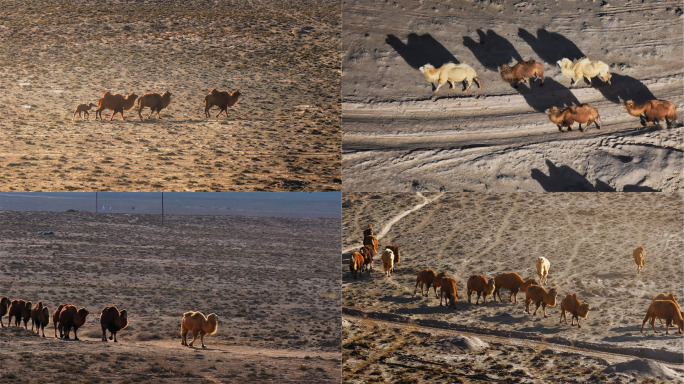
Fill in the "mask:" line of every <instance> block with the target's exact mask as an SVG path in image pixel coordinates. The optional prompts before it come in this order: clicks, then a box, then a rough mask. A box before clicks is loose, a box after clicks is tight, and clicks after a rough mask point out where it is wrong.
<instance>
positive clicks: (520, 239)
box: [341, 192, 684, 383]
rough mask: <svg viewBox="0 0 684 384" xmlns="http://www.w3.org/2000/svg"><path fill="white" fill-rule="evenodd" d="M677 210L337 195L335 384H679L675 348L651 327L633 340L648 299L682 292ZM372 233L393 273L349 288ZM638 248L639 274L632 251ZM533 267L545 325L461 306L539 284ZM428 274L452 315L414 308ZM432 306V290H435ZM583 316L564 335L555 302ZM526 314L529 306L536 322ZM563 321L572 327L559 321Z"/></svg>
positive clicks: (511, 307)
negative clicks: (499, 282)
mask: <svg viewBox="0 0 684 384" xmlns="http://www.w3.org/2000/svg"><path fill="white" fill-rule="evenodd" d="M682 220H684V207H683V206H682V200H681V196H678V195H674V194H659V193H644V194H624V193H621V194H571V193H555V194H547V193H545V194H538V193H510V194H482V193H450V192H447V193H425V194H421V193H395V194H373V193H345V194H344V196H343V226H342V233H343V235H342V236H343V240H342V242H343V253H342V266H341V268H342V273H343V284H342V285H343V288H342V306H343V334H342V340H343V379H344V381H345V382H349V383H362V382H374V381H379V382H382V381H384V382H396V381H398V380H401V381H402V382H407V383H408V382H427V381H430V382H434V381H441V380H446V381H450V382H452V381H455V382H458V380H461V381H463V382H469V381H488V382H497V381H506V382H525V383H534V382H560V381H562V382H581V381H586V380H590V381H602V382H606V381H610V382H631V381H632V380H634V379H637V380H647V379H652V380H653V381H652V382H668V381H676V380H682V379H683V378H684V369H683V368H682V367H683V365H682V363H683V362H684V355H683V353H682V351H683V350H684V337H683V336H682V335H681V334H679V333H678V332H677V329H676V328H675V329H673V328H670V330H669V331H670V332H669V335H665V329H664V328H665V326H664V325H662V324H659V323H658V322H656V327H657V329H659V330H661V331H662V333H659V334H655V333H654V332H653V330H652V329H651V328H650V326H649V325H648V324H647V325H646V327H644V333H640V328H641V324H642V321H643V319H644V316H645V313H646V309H647V308H648V305H649V303H650V301H651V299H652V298H653V297H654V296H656V295H657V294H659V293H661V292H662V293H669V292H672V293H673V294H674V295H675V298H677V299H678V300H679V301H680V302H682V301H684V300H683V299H684V288H683V286H682V276H684V270H683V269H682V265H683V264H682V261H683V260H684V255H683V254H682V245H683V244H682V243H683V240H682V239H684V234H683V233H682V226H681V223H682ZM368 224H373V228H374V230H375V233H376V234H377V236H379V242H380V244H381V246H380V249H382V246H383V245H388V244H396V245H399V246H400V249H401V261H400V263H399V264H397V265H396V267H395V273H394V274H393V275H392V276H391V277H385V276H384V273H383V272H382V265H381V262H380V260H379V258H378V257H376V258H375V261H374V269H373V271H372V272H371V273H366V272H364V273H362V274H361V275H360V276H359V278H358V279H357V280H355V279H354V278H353V277H352V276H351V274H350V272H349V265H348V257H349V253H350V252H351V251H354V250H357V249H358V247H360V245H361V241H362V239H363V230H364V229H365V228H366V226H367V225H368ZM640 244H643V245H644V247H645V249H646V262H645V266H644V269H643V271H642V272H641V273H640V274H637V271H636V264H635V263H634V260H633V258H632V251H633V250H634V248H636V247H637V246H638V245H640ZM539 256H544V257H546V258H547V259H548V260H549V261H550V264H551V268H550V271H549V275H548V283H547V284H545V285H544V287H545V288H547V289H550V288H556V290H557V292H558V299H557V305H556V306H555V307H547V309H546V313H547V315H548V317H547V318H544V317H543V315H542V314H541V312H542V309H541V308H540V309H539V311H538V312H537V314H536V315H532V314H531V313H530V314H527V313H525V304H524V301H525V294H521V293H519V294H518V296H517V300H518V302H517V303H515V302H509V301H508V293H509V291H507V290H502V292H501V296H502V298H503V300H504V302H499V301H497V302H494V301H493V300H492V299H491V297H488V298H487V305H486V306H485V305H482V300H480V304H478V305H476V304H475V298H476V295H475V296H473V299H472V304H469V303H468V299H467V291H466V285H465V284H466V280H467V279H468V277H469V276H470V275H471V274H473V273H478V274H483V275H485V276H486V277H487V278H492V277H494V276H496V275H497V274H499V273H502V272H517V273H519V274H520V275H522V277H523V278H524V279H527V278H530V277H535V275H536V269H535V263H536V260H537V258H538V257H539ZM425 268H430V269H433V270H434V271H435V272H440V271H444V272H446V274H447V275H448V276H451V277H453V278H455V279H456V282H457V283H456V284H457V290H458V298H459V300H458V302H457V303H456V308H455V309H449V308H447V307H446V306H440V305H439V301H440V300H439V298H436V297H435V293H434V292H433V290H432V289H431V290H430V292H429V297H423V296H421V294H420V287H419V291H418V292H417V293H416V294H414V287H415V279H416V274H417V273H418V272H419V271H421V270H423V269H425ZM437 293H439V290H437ZM568 293H576V294H577V296H578V297H579V299H580V300H581V301H586V302H588V303H589V304H590V309H589V314H588V317H587V318H586V319H581V325H582V328H581V329H578V328H577V327H571V326H570V318H568V324H567V325H566V324H559V320H560V312H561V311H560V301H561V300H562V299H563V298H564V297H565V295H567V294H568ZM533 310H534V305H532V308H531V311H530V312H532V311H533ZM568 317H570V316H568Z"/></svg>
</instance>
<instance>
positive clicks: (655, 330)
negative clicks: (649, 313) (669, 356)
mask: <svg viewBox="0 0 684 384" xmlns="http://www.w3.org/2000/svg"><path fill="white" fill-rule="evenodd" d="M651 327H653V331H654V332H655V333H660V331H659V330H657V329H656V328H655V316H653V317H651Z"/></svg>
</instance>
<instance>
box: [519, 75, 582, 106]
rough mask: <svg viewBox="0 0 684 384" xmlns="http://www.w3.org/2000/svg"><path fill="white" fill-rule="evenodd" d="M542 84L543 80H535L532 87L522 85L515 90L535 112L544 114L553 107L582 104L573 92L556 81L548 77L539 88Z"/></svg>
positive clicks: (531, 84)
mask: <svg viewBox="0 0 684 384" xmlns="http://www.w3.org/2000/svg"><path fill="white" fill-rule="evenodd" d="M540 82H541V80H534V81H533V82H531V83H528V84H530V86H527V84H520V85H518V87H517V88H515V90H517V91H518V93H520V94H521V95H522V97H524V98H525V101H526V102H527V104H528V105H529V106H530V107H532V108H533V109H534V110H535V111H537V112H544V111H546V110H547V109H549V108H551V107H553V106H556V107H559V108H561V109H562V108H563V107H567V106H570V105H579V104H580V102H579V100H577V98H576V97H575V95H574V94H573V93H572V91H570V89H568V87H566V86H564V85H562V84H561V83H559V82H557V81H556V80H554V79H552V78H550V77H547V78H546V79H545V80H544V85H543V86H541V87H540V86H539V83H540Z"/></svg>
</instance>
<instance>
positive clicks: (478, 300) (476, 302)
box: [475, 291, 482, 304]
mask: <svg viewBox="0 0 684 384" xmlns="http://www.w3.org/2000/svg"><path fill="white" fill-rule="evenodd" d="M481 294H482V292H480V291H477V300H475V304H479V303H480V295H481Z"/></svg>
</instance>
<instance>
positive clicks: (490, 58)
mask: <svg viewBox="0 0 684 384" xmlns="http://www.w3.org/2000/svg"><path fill="white" fill-rule="evenodd" d="M477 35H478V38H479V41H475V40H473V39H472V38H471V37H470V36H463V45H465V46H466V47H467V48H468V49H470V51H471V52H472V53H473V55H475V58H476V59H477V60H478V61H479V62H480V64H482V66H483V67H485V68H487V69H489V70H492V71H497V72H498V71H499V67H500V66H501V65H503V64H510V63H511V62H512V61H516V62H517V61H518V60H522V57H521V56H520V54H519V53H518V51H517V50H516V49H515V47H513V44H511V43H510V42H509V41H508V40H506V39H505V38H503V37H501V36H499V35H498V34H497V33H496V32H494V31H492V30H491V29H490V30H487V32H484V31H482V30H481V29H478V30H477Z"/></svg>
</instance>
